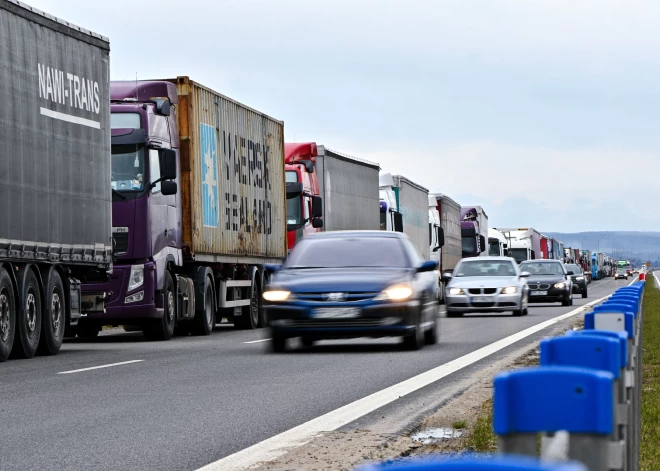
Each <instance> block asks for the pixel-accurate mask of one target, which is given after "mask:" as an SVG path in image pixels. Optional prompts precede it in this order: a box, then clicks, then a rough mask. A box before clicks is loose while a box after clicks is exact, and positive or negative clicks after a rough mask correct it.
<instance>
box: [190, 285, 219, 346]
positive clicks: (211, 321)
mask: <svg viewBox="0 0 660 471" xmlns="http://www.w3.org/2000/svg"><path fill="white" fill-rule="evenodd" d="M214 325H215V301H214V296H213V282H212V281H211V279H210V278H209V277H208V276H207V277H206V280H205V281H204V306H203V307H202V309H201V310H197V311H196V312H195V317H194V318H193V320H192V325H191V330H190V332H191V333H192V334H193V335H211V332H213V326H214Z"/></svg>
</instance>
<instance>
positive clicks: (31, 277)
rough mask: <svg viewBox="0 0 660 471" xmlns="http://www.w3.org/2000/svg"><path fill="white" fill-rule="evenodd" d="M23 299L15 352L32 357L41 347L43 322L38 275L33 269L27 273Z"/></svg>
mask: <svg viewBox="0 0 660 471" xmlns="http://www.w3.org/2000/svg"><path fill="white" fill-rule="evenodd" d="M21 299H22V301H23V302H22V303H21V304H22V309H21V311H20V312H19V313H18V322H17V326H18V329H16V340H17V342H16V345H14V346H15V352H16V355H17V356H19V357H21V358H32V357H33V356H34V354H35V353H36V352H37V347H39V339H40V338H41V322H42V320H41V315H42V308H41V292H40V290H39V282H38V281H37V276H36V275H35V274H34V272H33V271H32V270H28V271H27V273H25V277H24V281H23V286H21Z"/></svg>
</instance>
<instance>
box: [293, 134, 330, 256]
mask: <svg viewBox="0 0 660 471" xmlns="http://www.w3.org/2000/svg"><path fill="white" fill-rule="evenodd" d="M284 155H285V166H284V168H285V175H286V231H287V244H288V249H289V250H291V249H292V248H293V247H294V245H295V244H296V241H297V240H298V239H300V238H301V237H302V236H303V235H304V234H306V233H310V232H320V231H321V229H322V228H323V219H322V216H323V214H322V212H323V211H322V198H321V195H320V190H319V181H318V174H317V171H316V158H317V157H318V151H317V148H316V143H315V142H300V143H289V144H284Z"/></svg>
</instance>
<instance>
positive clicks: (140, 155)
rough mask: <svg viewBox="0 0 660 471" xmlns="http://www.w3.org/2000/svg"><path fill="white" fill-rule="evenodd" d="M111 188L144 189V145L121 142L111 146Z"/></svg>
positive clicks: (124, 189)
mask: <svg viewBox="0 0 660 471" xmlns="http://www.w3.org/2000/svg"><path fill="white" fill-rule="evenodd" d="M112 189H113V190H117V191H142V190H143V189H144V146H143V145H142V144H137V145H136V144H122V145H114V146H112Z"/></svg>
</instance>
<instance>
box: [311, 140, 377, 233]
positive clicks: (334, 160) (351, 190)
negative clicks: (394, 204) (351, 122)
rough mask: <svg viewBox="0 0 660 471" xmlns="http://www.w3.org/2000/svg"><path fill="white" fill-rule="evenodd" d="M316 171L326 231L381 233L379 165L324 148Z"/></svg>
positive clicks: (317, 162)
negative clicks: (379, 231) (368, 231)
mask: <svg viewBox="0 0 660 471" xmlns="http://www.w3.org/2000/svg"><path fill="white" fill-rule="evenodd" d="M316 169H317V174H318V182H319V189H320V193H321V197H322V199H323V230H324V231H343V230H370V231H377V230H379V228H380V216H379V213H378V207H379V206H378V203H379V193H378V172H379V171H380V165H379V164H377V163H374V162H369V161H367V160H364V159H359V158H357V157H352V156H349V155H345V154H342V153H340V152H337V151H334V150H330V149H328V148H327V147H325V146H322V145H320V146H318V156H317V157H316Z"/></svg>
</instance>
